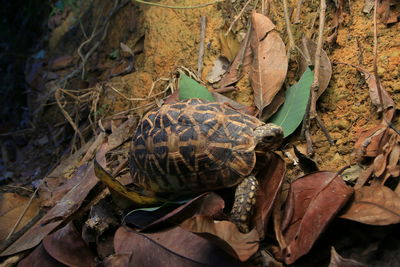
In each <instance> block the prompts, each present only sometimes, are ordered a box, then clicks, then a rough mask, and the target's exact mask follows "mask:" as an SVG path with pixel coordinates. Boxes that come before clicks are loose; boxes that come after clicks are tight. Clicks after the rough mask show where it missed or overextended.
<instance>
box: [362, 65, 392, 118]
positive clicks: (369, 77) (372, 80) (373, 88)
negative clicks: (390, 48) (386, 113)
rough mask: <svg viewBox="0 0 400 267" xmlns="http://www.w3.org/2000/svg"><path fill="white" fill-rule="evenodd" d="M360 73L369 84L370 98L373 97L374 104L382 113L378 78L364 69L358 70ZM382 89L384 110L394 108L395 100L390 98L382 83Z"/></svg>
mask: <svg viewBox="0 0 400 267" xmlns="http://www.w3.org/2000/svg"><path fill="white" fill-rule="evenodd" d="M357 69H358V71H359V72H361V73H362V74H363V75H364V77H365V81H366V82H367V84H368V88H369V96H370V97H371V101H372V103H373V104H374V105H375V106H377V107H378V112H382V109H381V104H380V101H379V93H378V86H377V84H376V77H375V75H374V74H373V73H370V72H368V71H366V70H364V69H362V68H357ZM379 84H380V88H381V91H382V103H383V108H384V109H385V110H386V109H388V108H392V107H394V102H393V99H392V98H391V97H390V95H389V93H388V92H387V91H386V90H385V89H384V88H383V86H382V84H381V83H380V81H379Z"/></svg>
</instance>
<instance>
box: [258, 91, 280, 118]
mask: <svg viewBox="0 0 400 267" xmlns="http://www.w3.org/2000/svg"><path fill="white" fill-rule="evenodd" d="M283 102H285V92H284V91H283V90H280V91H279V92H278V93H277V94H276V95H275V96H274V99H272V101H271V103H270V104H269V105H268V106H267V107H265V108H264V109H263V111H262V114H261V117H260V120H261V121H267V120H268V119H269V118H271V117H272V115H274V114H275V113H276V112H277V111H278V109H279V108H280V106H281V105H282V104H283Z"/></svg>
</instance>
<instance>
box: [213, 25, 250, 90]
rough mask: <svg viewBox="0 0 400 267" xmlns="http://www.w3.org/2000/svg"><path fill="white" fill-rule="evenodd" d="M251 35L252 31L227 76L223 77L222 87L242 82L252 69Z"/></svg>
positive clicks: (245, 39)
mask: <svg viewBox="0 0 400 267" xmlns="http://www.w3.org/2000/svg"><path fill="white" fill-rule="evenodd" d="M250 35H251V31H248V32H247V34H246V37H245V38H244V40H243V41H242V44H241V45H240V49H239V52H238V53H237V54H236V56H235V59H234V60H233V62H232V64H231V65H230V66H229V68H228V70H227V72H226V74H225V75H224V76H223V77H222V79H221V82H220V86H221V87H227V86H230V85H232V84H234V83H236V82H237V81H239V80H240V78H241V77H242V75H243V74H244V73H247V72H248V71H249V69H250V64H251V61H252V59H253V55H252V52H251V48H250V42H249V41H250Z"/></svg>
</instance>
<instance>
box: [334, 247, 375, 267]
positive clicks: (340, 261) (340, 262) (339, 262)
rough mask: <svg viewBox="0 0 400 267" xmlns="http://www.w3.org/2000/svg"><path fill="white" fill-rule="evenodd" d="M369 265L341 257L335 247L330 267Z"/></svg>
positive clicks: (364, 266)
mask: <svg viewBox="0 0 400 267" xmlns="http://www.w3.org/2000/svg"><path fill="white" fill-rule="evenodd" d="M366 266H367V265H365V264H363V263H361V262H358V261H355V260H352V259H346V258H343V257H342V256H340V255H339V254H338V253H337V252H336V250H335V248H334V247H332V248H331V260H330V262H329V266H328V267H366Z"/></svg>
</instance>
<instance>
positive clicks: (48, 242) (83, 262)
mask: <svg viewBox="0 0 400 267" xmlns="http://www.w3.org/2000/svg"><path fill="white" fill-rule="evenodd" d="M43 247H44V249H45V250H46V252H47V253H48V254H49V255H50V256H52V257H53V258H54V259H56V260H57V261H59V262H61V263H63V264H65V265H67V266H82V267H83V266H95V261H94V254H93V253H92V251H91V250H90V248H89V247H88V245H87V244H86V243H85V241H83V239H82V237H81V233H79V232H78V231H77V230H76V228H75V226H74V225H73V223H72V222H69V223H68V224H67V225H66V226H64V227H63V228H61V229H59V230H57V231H56V232H54V233H52V234H51V235H48V236H46V237H45V238H44V239H43Z"/></svg>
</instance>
